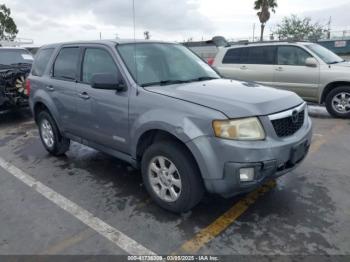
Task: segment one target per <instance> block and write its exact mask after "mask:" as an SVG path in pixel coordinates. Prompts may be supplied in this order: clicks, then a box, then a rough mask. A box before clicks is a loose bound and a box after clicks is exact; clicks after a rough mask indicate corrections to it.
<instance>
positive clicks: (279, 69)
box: [275, 66, 283, 72]
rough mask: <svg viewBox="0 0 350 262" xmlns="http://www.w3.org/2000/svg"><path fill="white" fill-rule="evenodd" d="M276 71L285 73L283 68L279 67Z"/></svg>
mask: <svg viewBox="0 0 350 262" xmlns="http://www.w3.org/2000/svg"><path fill="white" fill-rule="evenodd" d="M275 70H276V71H278V72H281V71H283V67H281V66H279V67H277V68H276V69H275Z"/></svg>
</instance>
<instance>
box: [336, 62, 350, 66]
mask: <svg viewBox="0 0 350 262" xmlns="http://www.w3.org/2000/svg"><path fill="white" fill-rule="evenodd" d="M332 66H335V67H350V62H349V61H344V62H341V63H337V64H332Z"/></svg>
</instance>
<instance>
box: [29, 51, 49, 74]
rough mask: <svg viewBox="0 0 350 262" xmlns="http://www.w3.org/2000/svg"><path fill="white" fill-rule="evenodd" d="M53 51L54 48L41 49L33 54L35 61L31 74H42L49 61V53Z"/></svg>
mask: <svg viewBox="0 0 350 262" xmlns="http://www.w3.org/2000/svg"><path fill="white" fill-rule="evenodd" d="M53 51H54V48H47V49H42V50H40V51H39V53H38V54H37V55H36V56H35V61H34V64H33V67H32V74H33V75H35V76H42V75H43V73H44V71H45V68H46V66H47V64H48V63H49V61H50V58H51V55H52V53H53Z"/></svg>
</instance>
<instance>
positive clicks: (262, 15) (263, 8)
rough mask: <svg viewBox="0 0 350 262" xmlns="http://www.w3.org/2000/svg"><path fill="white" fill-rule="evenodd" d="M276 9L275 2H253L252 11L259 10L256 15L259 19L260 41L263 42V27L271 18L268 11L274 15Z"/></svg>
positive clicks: (258, 0)
mask: <svg viewBox="0 0 350 262" xmlns="http://www.w3.org/2000/svg"><path fill="white" fill-rule="evenodd" d="M276 7H277V2H276V0H256V1H255V2H254V9H255V10H259V12H258V13H257V15H258V17H259V20H260V24H261V33H260V41H263V40H264V30H265V25H266V22H267V21H268V20H269V19H270V16H271V13H270V10H271V11H272V12H273V13H275V12H276Z"/></svg>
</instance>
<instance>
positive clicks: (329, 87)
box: [320, 81, 350, 104]
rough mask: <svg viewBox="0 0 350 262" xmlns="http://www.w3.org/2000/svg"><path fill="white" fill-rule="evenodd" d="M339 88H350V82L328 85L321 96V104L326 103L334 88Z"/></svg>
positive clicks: (336, 82) (337, 82)
mask: <svg viewBox="0 0 350 262" xmlns="http://www.w3.org/2000/svg"><path fill="white" fill-rule="evenodd" d="M339 86H349V87H350V81H335V82H331V83H329V84H327V85H326V87H325V88H324V89H323V92H322V95H321V101H320V103H321V104H323V103H324V102H326V98H327V95H328V94H329V92H331V91H332V90H333V89H334V88H336V87H339Z"/></svg>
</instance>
